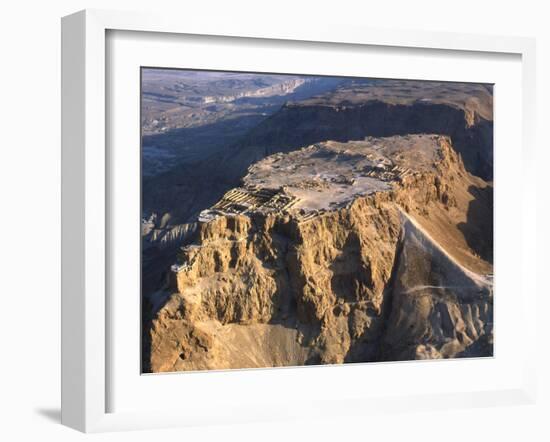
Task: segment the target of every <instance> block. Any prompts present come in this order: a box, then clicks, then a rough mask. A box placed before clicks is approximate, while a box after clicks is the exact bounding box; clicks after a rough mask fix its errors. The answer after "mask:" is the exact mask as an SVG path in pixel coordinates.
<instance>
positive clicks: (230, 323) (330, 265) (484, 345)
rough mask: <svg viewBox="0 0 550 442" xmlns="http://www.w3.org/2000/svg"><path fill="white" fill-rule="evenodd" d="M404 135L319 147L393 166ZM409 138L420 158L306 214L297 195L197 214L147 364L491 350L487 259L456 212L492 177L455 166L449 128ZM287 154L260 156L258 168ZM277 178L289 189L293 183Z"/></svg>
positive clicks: (251, 363)
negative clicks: (284, 201) (274, 205)
mask: <svg viewBox="0 0 550 442" xmlns="http://www.w3.org/2000/svg"><path fill="white" fill-rule="evenodd" d="M402 144H403V139H402V138H400V137H397V138H392V137H390V138H381V139H374V140H372V139H371V140H369V141H365V142H359V143H340V144H339V143H336V142H333V143H332V144H330V143H329V144H327V146H326V147H325V149H329V150H331V151H339V152H340V151H341V152H342V155H338V156H330V155H325V156H324V157H323V158H331V160H330V161H344V160H345V161H347V160H349V159H350V158H353V161H355V163H354V164H355V166H356V167H355V166H354V167H355V169H354V168H353V167H351V168H350V170H355V171H356V172H357V171H359V170H361V171H362V172H361V173H365V174H368V173H371V169H369V167H367V166H368V164H367V165H365V164H364V163H363V162H361V161H363V160H361V161H358V160H357V158H356V157H357V155H363V156H364V157H365V158H367V159H368V158H369V157H368V155H373V153H374V152H376V153H377V155H380V156H383V157H384V158H385V159H386V160H387V161H386V163H387V164H389V165H388V166H385V167H386V168H387V169H390V170H394V166H398V165H399V161H401V160H402V158H404V153H403V150H402V149H401V148H395V146H401V145H402ZM405 144H406V146H409V148H410V149H418V150H417V151H414V150H413V151H412V152H405V153H406V154H407V155H411V158H414V157H415V158H420V159H421V160H419V162H418V163H417V164H414V170H412V171H406V172H403V173H399V174H394V175H391V174H389V173H387V174H382V172H380V169H377V172H376V173H377V174H378V175H376V174H375V175H374V178H373V179H377V180H382V179H384V180H388V181H387V185H388V187H387V188H384V189H383V190H380V189H378V188H377V190H376V191H375V192H365V193H364V194H358V195H356V196H355V197H354V198H352V199H351V200H350V201H349V202H348V203H346V204H339V205H337V206H333V209H331V210H327V211H324V212H322V213H316V216H314V217H312V218H302V216H303V209H300V208H299V206H294V207H293V208H292V209H289V210H287V211H283V212H277V211H274V212H270V211H269V210H268V211H258V210H255V209H250V210H248V211H245V212H243V213H241V214H226V215H224V214H221V215H218V216H217V217H216V218H214V219H213V220H212V221H210V222H203V223H202V222H201V223H199V224H198V226H197V231H196V239H195V241H194V242H193V243H192V244H189V246H188V247H187V248H185V249H184V250H183V252H182V261H183V262H185V263H186V268H185V270H184V271H179V272H177V273H172V274H171V282H170V288H169V289H168V290H166V291H164V292H159V293H157V294H156V295H155V296H154V297H152V298H151V302H152V303H154V304H155V303H156V304H155V305H156V306H155V308H154V311H155V315H154V318H153V320H152V323H151V329H150V333H149V335H148V339H149V340H150V349H151V352H150V353H149V354H148V355H147V360H146V361H144V362H145V367H144V368H146V371H149V370H150V371H153V372H159V371H179V370H203V369H226V368H247V367H272V366H286V365H303V364H317V363H323V364H331V363H343V362H368V361H382V360H403V359H416V358H438V357H460V356H490V355H492V282H491V280H490V279H489V278H488V277H486V276H485V275H486V274H490V273H491V272H492V263H491V262H489V261H487V260H486V259H484V258H487V255H484V256H480V255H479V254H477V253H476V252H475V251H474V250H472V249H471V248H470V247H469V245H468V240H467V239H465V238H467V237H468V235H475V234H476V232H470V227H469V223H468V222H467V219H466V217H467V213H468V208H469V207H471V206H472V204H473V203H472V201H474V196H473V195H472V192H471V189H472V188H476V189H487V188H488V184H487V183H486V182H485V181H483V180H482V179H481V178H478V177H475V176H473V175H472V174H470V173H469V172H468V171H467V170H466V169H465V167H464V164H463V162H462V159H461V157H460V156H459V155H458V154H457V153H456V151H455V149H454V148H453V146H452V144H451V140H450V139H449V138H447V137H437V136H435V137H433V136H423V137H415V136H412V137H411V138H409V139H408V141H407V143H405ZM405 144H404V145H403V146H405ZM403 148H404V149H405V147H403ZM307 149H309V148H306V149H304V151H303V152H304V154H303V156H300V153H298V154H296V155H295V156H294V157H293V160H292V161H291V162H290V163H298V164H300V161H301V160H300V158H302V161H303V164H304V165H306V164H309V165H310V166H308V167H312V166H311V164H310V161H311V158H312V157H311V155H310V154H311V152H310V151H308V150H307ZM346 151H350V152H352V153H353V154H354V155H350V154H349V153H348V154H346V155H344V153H345V152H346ZM427 153H430V155H428V154H427ZM323 155H324V154H323ZM405 157H406V155H405ZM283 159H284V158H283ZM306 159H307V161H306ZM376 159H377V160H378V159H379V158H376ZM422 159H423V160H422ZM330 161H327V163H326V167H327V168H328V169H333V168H332V167H331V164H330ZM365 161H366V160H365ZM285 164H286V163H284V162H281V161H279V160H277V161H270V160H269V159H266V162H265V163H264V167H269V166H270V165H271V166H272V167H281V166H284V165H285ZM359 166H360V167H359ZM315 167H316V169H315V170H314V172H315V173H314V174H312V176H313V175H315V177H317V178H318V177H321V178H322V179H325V180H329V181H327V182H325V184H326V185H321V186H319V188H318V189H319V192H320V195H321V197H325V198H329V199H330V198H333V197H334V193H331V192H333V191H334V189H336V190H338V189H339V187H338V186H340V183H341V182H342V179H341V177H337V178H336V181H330V180H333V179H334V178H333V177H328V178H327V176H326V174H323V171H322V170H319V169H318V167H320V166H318V165H317V166H315ZM254 170H255V169H253V170H252V171H254ZM262 170H264V169H262ZM275 170H277V169H274V173H275ZM395 170H397V169H395ZM251 173H252V172H251ZM296 173H297V172H296ZM296 173H295V172H292V173H289V174H288V176H287V179H288V180H292V179H294V178H295V176H296ZM300 173H302V172H300ZM357 173H359V172H357ZM267 175H269V174H267ZM259 176H260V177H261V175H259ZM344 178H345V180H344V182H351V181H350V180H349V177H344ZM244 181H245V182H247V178H245V180H244ZM285 185H287V186H289V190H288V192H292V191H293V190H292V186H295V185H296V183H295V182H294V181H289V182H287V183H286V184H285V183H283V184H282V186H283V187H284V186H285ZM350 185H352V184H350ZM298 189H300V188H299V187H298ZM486 203H487V201H485V200H480V201H479V202H476V203H475V204H486ZM476 210H478V209H476ZM483 210H491V209H490V208H485V209H483ZM304 220H305V221H304ZM478 237H479V235H478ZM480 240H481V241H483V240H484V239H483V238H480ZM486 240H489V239H488V238H487V239H486Z"/></svg>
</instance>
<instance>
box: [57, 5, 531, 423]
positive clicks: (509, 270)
mask: <svg viewBox="0 0 550 442" xmlns="http://www.w3.org/2000/svg"><path fill="white" fill-rule="evenodd" d="M534 53H535V51H534V41H533V40H530V39H524V38H515V37H514V38H511V37H492V36H476V35H462V34H460V35H457V34H447V33H439V34H433V33H425V32H415V31H406V32H405V31H399V32H390V31H387V30H385V31H382V30H375V29H368V28H364V29H363V28H361V29H358V28H349V27H345V26H333V27H330V29H328V28H326V27H325V28H323V29H318V28H317V27H315V26H313V25H311V26H305V27H303V28H301V29H294V28H292V27H291V26H285V25H284V24H283V25H278V26H277V27H276V28H275V27H271V28H270V27H269V26H263V25H262V27H261V28H259V27H255V26H254V25H253V24H249V25H247V26H243V24H241V23H240V24H238V26H237V25H232V24H228V23H218V22H211V21H209V20H208V19H206V18H200V17H198V18H197V19H196V20H193V21H192V22H186V23H185V24H184V25H182V24H181V23H180V20H179V19H178V17H170V16H152V15H143V14H130V13H120V12H117V13H115V12H109V11H95V10H94V11H82V12H79V13H76V14H74V15H71V16H68V17H65V18H64V19H63V21H62V55H63V60H62V72H63V84H62V120H63V128H62V142H63V149H62V152H63V157H62V158H63V161H62V174H63V177H62V178H63V180H62V183H63V184H62V206H63V207H62V220H63V229H62V242H63V244H62V255H63V256H62V291H63V293H62V321H63V322H62V352H63V356H62V370H63V373H62V422H63V423H64V424H66V425H68V426H71V427H73V428H76V429H78V430H81V431H86V432H89V431H109V430H120V429H138V428H155V427H167V426H186V425H208V424H215V423H231V422H254V421H262V420H273V419H276V420H277V419H285V418H308V417H319V416H331V415H332V416H333V415H335V414H338V415H357V414H360V415H368V414H370V413H372V412H374V411H377V412H380V411H385V412H386V411H387V412H392V411H396V410H398V411H406V410H418V409H419V408H420V409H441V408H451V407H475V406H477V407H480V406H490V405H499V404H510V403H515V404H517V403H530V402H532V401H533V400H534V391H535V375H534V368H535V367H533V363H532V360H533V359H532V354H533V352H534V351H535V350H534V344H533V342H534V339H529V336H531V337H532V336H533V335H534V333H535V324H534V323H533V318H532V316H530V315H529V311H530V310H532V309H533V308H534V306H535V305H536V296H535V295H536V289H535V287H534V280H533V278H530V277H529V269H530V268H532V263H531V260H533V259H534V258H533V256H535V253H534V252H533V250H534V248H535V244H536V241H535V237H534V235H535V229H534V228H533V226H534V223H535V213H534V206H535V204H534V201H535V193H534V191H533V190H532V189H531V188H529V186H528V185H527V184H526V183H527V182H528V180H526V179H523V180H520V179H519V178H518V177H521V176H524V177H528V176H529V173H530V170H531V167H532V165H533V163H534V161H535V151H534V143H533V138H532V137H533V130H532V129H533V128H532V126H533V113H534V96H535V84H534V72H535V71H534ZM510 232H514V234H513V235H511V234H510ZM518 327H520V328H521V330H522V333H521V336H520V334H518V333H517V329H518Z"/></svg>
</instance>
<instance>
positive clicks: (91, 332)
mask: <svg viewBox="0 0 550 442" xmlns="http://www.w3.org/2000/svg"><path fill="white" fill-rule="evenodd" d="M111 31H120V32H150V33H156V34H155V35H158V33H160V34H162V35H182V36H185V35H201V36H218V37H222V38H223V37H227V38H229V37H233V38H235V37H238V38H247V39H262V40H263V39H269V40H273V41H284V42H286V43H287V44H288V43H290V44H292V42H314V43H316V42H319V43H331V44H332V43H335V44H339V45H342V47H344V46H346V45H350V46H358V45H359V46H376V47H378V48H381V49H383V48H396V47H397V48H402V49H403V50H405V51H406V50H408V49H411V50H412V49H415V48H417V49H418V48H423V49H429V50H437V51H443V52H444V51H458V52H461V51H465V52H471V53H476V54H478V55H479V56H481V57H482V56H483V54H489V53H493V54H494V53H496V54H514V55H516V56H519V57H521V76H522V80H521V81H522V85H521V88H522V90H521V107H522V112H521V114H522V118H521V128H520V130H521V154H520V155H521V167H522V173H524V174H528V173H529V172H530V171H532V170H534V169H533V167H534V164H535V157H536V155H535V154H536V152H535V144H534V109H535V42H534V40H533V39H528V38H519V37H500V36H499V37H495V36H480V35H466V34H452V33H428V32H420V31H404V30H403V31H399V32H393V31H388V30H377V29H371V28H350V27H346V26H337V25H334V26H330V27H327V26H324V27H316V26H314V25H313V24H312V25H305V26H300V27H299V28H296V27H293V26H291V25H290V24H287V25H285V24H284V23H278V24H276V25H275V24H272V25H266V24H265V23H261V24H254V23H248V24H243V23H238V24H232V23H224V22H217V21H214V22H213V21H210V20H209V19H208V17H196V18H195V17H194V18H193V20H188V21H186V22H185V24H182V21H181V20H180V19H179V17H174V16H170V15H168V14H167V15H161V16H156V15H151V14H143V13H126V12H112V11H100V10H86V11H81V12H78V13H76V14H73V15H70V16H67V17H64V18H63V20H62V124H63V127H62V423H63V424H65V425H67V426H70V427H72V428H75V429H78V430H80V431H84V432H97V431H111V430H124V429H139V428H158V427H169V426H185V425H206V424H209V423H222V422H223V423H230V422H252V421H261V420H273V419H275V420H276V419H284V418H287V417H294V418H296V417H298V418H307V417H312V416H316V417H319V416H328V415H329V414H332V415H334V413H338V414H355V415H357V414H368V413H371V412H373V411H375V410H376V411H378V412H379V411H381V410H382V411H388V412H390V411H396V410H400V411H403V410H407V409H416V410H418V409H436V408H437V409H440V408H452V407H470V406H492V405H502V404H520V403H532V402H533V401H534V400H535V371H536V367H534V363H533V360H534V358H533V357H532V355H533V354H534V351H535V348H534V342H535V340H534V339H528V338H525V340H524V342H525V347H526V348H525V352H523V353H522V354H521V356H518V357H521V358H522V361H521V365H522V373H521V379H520V378H519V377H518V379H514V382H513V383H512V382H511V383H510V385H506V386H503V388H498V389H497V388H492V389H489V390H484V389H481V388H480V389H477V390H471V391H462V392H460V393H441V394H438V393H430V394H426V395H418V394H412V395H410V394H409V395H407V394H403V395H395V394H391V395H388V396H383V395H382V396H379V397H377V398H376V401H374V400H359V399H360V397H345V396H342V397H341V398H338V397H329V398H327V399H326V400H319V399H312V400H311V401H310V402H309V403H308V404H309V405H310V406H309V407H303V406H296V407H292V406H291V405H290V404H289V405H288V407H281V406H280V405H278V404H277V403H274V404H273V405H272V406H269V405H268V404H262V406H261V407H258V406H257V404H255V403H252V402H249V401H248V402H247V401H246V400H244V399H242V400H240V401H239V399H238V398H235V399H234V400H233V405H234V410H233V412H232V411H231V410H230V409H228V410H226V411H225V412H224V411H223V410H219V411H218V412H217V411H215V410H214V408H215V404H214V405H212V413H211V414H209V413H205V411H204V410H205V409H200V408H197V412H196V413H190V412H189V411H185V410H183V409H182V410H179V411H178V410H173V411H172V412H169V413H168V412H166V411H165V410H158V411H157V412H153V411H151V410H133V411H131V412H126V411H121V412H118V411H115V412H113V411H110V410H109V405H108V396H109V392H110V389H112V388H113V385H111V383H110V378H109V375H108V373H109V366H110V358H112V354H110V344H109V333H108V327H109V326H110V325H109V324H110V321H111V319H110V315H111V312H110V311H109V305H110V304H109V302H108V296H107V292H106V288H107V286H108V270H107V265H108V247H107V245H108V243H109V241H111V238H110V237H109V229H108V228H107V225H108V222H109V210H108V207H109V204H108V203H109V198H110V196H109V186H108V182H107V181H108V179H109V177H108V173H107V170H108V166H109V165H108V161H109V156H108V154H107V148H108V146H107V138H108V136H107V132H106V121H107V118H108V116H109V115H108V114H109V109H108V106H107V102H108V99H107V94H108V93H109V89H108V85H107V80H106V66H107V63H108V62H109V60H108V59H107V56H108V55H109V52H108V50H107V42H106V36H107V33H108V32H111ZM136 124H137V123H136ZM497 167H498V166H497ZM535 198H536V195H535V192H532V191H527V189H522V190H521V199H522V201H521V203H522V208H523V210H522V212H521V215H520V216H521V223H522V229H521V257H520V259H521V264H522V273H521V275H522V279H521V306H523V307H525V306H534V305H536V287H535V282H534V280H533V279H532V278H527V277H526V272H527V269H528V268H529V263H528V259H529V256H531V257H534V256H535V255H536V253H535V247H536V238H535V229H534V225H535V216H536V214H535V209H534V207H535V202H536V199H535ZM531 259H533V258H531ZM497 296H498V295H497ZM519 320H521V321H523V323H522V330H523V331H524V333H525V334H527V335H531V336H533V335H534V333H535V324H534V323H533V322H532V321H527V318H526V317H522V318H520V319H519ZM497 326H498V325H497ZM529 355H531V356H529ZM497 357H498V355H497ZM460 364H461V361H458V362H457V363H456V367H457V368H456V370H459V369H460ZM363 367H364V366H363ZM353 370H354V372H355V374H356V375H357V372H358V370H362V368H361V366H355V367H354V368H353ZM254 373H257V372H253V371H249V372H242V373H241V374H240V376H241V378H242V379H244V380H245V381H246V377H249V378H250V379H252V378H253V377H254V376H256V374H254ZM285 373H286V376H287V377H289V376H293V374H292V373H293V369H288V370H287V369H285ZM196 379H198V378H196ZM516 381H517V382H516ZM220 382H224V381H223V378H220ZM335 401H338V402H337V403H338V407H334V406H330V404H332V405H334V404H335ZM334 408H338V410H337V411H335V409H334ZM237 411H238V414H236V412H237Z"/></svg>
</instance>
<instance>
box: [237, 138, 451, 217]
mask: <svg viewBox="0 0 550 442" xmlns="http://www.w3.org/2000/svg"><path fill="white" fill-rule="evenodd" d="M440 140H441V137H440V136H436V135H424V134H422V135H406V136H394V137H388V138H366V139H365V140H362V141H350V142H347V143H344V142H336V141H326V142H323V143H318V144H313V145H311V146H308V147H305V148H302V149H300V150H297V151H294V152H290V153H287V154H275V155H271V156H269V157H267V158H264V159H263V160H261V161H259V162H258V163H255V164H254V165H252V166H251V167H250V169H249V173H248V174H247V175H246V176H245V178H244V185H245V187H257V188H269V189H278V188H283V189H284V191H285V193H286V194H287V195H290V196H292V197H295V198H297V200H298V202H297V204H296V205H295V206H294V207H293V209H296V210H300V209H301V210H302V211H304V212H306V213H307V212H310V211H317V210H331V209H335V208H338V207H343V206H345V205H347V204H349V203H351V202H352V201H353V200H354V199H356V198H357V197H359V196H365V195H369V194H372V193H374V192H377V191H384V190H389V189H390V188H391V184H390V183H391V182H395V181H398V180H400V179H401V178H402V177H403V176H406V175H408V174H410V173H414V172H421V171H427V170H432V169H433V167H434V163H435V162H436V161H437V160H438V159H439V158H440Z"/></svg>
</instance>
